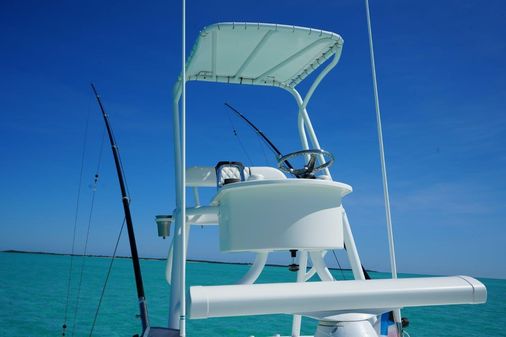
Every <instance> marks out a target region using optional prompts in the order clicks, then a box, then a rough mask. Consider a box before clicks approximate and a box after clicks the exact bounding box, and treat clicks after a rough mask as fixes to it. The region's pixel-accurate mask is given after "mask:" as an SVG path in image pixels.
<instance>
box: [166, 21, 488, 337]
mask: <svg viewBox="0 0 506 337" xmlns="http://www.w3.org/2000/svg"><path fill="white" fill-rule="evenodd" d="M368 14H369V13H368ZM369 27H370V26H369ZM370 42H371V47H372V38H371V40H370ZM184 48H185V47H184V46H183V49H184ZM342 49H343V39H342V38H341V36H339V35H338V34H336V33H332V32H328V31H324V30H321V29H313V28H305V27H298V26H289V25H282V24H266V23H250V22H224V23H216V24H213V25H210V26H207V27H205V28H204V29H203V30H202V31H201V32H200V34H199V36H198V38H197V41H196V42H195V44H194V47H193V49H192V51H191V54H190V56H189V57H188V59H186V57H185V56H184V52H183V59H184V60H185V62H186V63H185V66H184V67H183V71H182V73H181V76H180V77H179V79H178V81H177V83H176V85H175V88H174V100H173V128H174V132H173V134H174V139H173V142H174V154H175V157H174V158H175V159H174V162H175V172H176V173H175V174H176V208H175V210H174V212H173V213H172V214H171V215H170V216H160V217H158V225H159V230H160V235H161V236H166V235H167V233H168V227H169V226H171V225H172V226H173V227H174V235H173V240H172V246H171V249H170V252H169V257H168V261H167V271H166V276H167V282H169V284H170V285H171V301H170V307H169V328H170V329H172V330H173V331H177V332H178V334H179V335H180V336H186V335H187V332H186V328H185V326H186V320H187V319H212V318H215V317H233V316H243V315H265V314H288V315H293V323H292V326H291V331H290V332H289V333H287V335H290V336H293V337H298V336H300V326H301V317H302V316H306V317H310V318H313V319H316V320H318V321H319V324H318V327H317V329H316V331H315V333H314V336H316V337H324V336H325V337H327V336H331V337H351V336H364V337H373V336H374V337H377V336H401V335H402V334H403V330H404V327H403V321H402V319H401V317H400V309H401V308H405V307H412V306H429V305H448V304H480V303H485V302H486V296H487V292H486V288H485V286H484V285H483V284H482V283H481V282H480V281H478V280H476V279H474V278H472V277H468V276H453V277H431V278H405V279H400V278H397V275H396V270H395V269H394V270H393V272H392V276H393V278H392V279H383V280H372V279H367V277H366V273H365V272H364V268H363V267H362V262H361V260H360V256H359V253H358V251H357V247H356V245H355V240H354V238H353V233H352V230H351V225H350V221H349V220H348V217H347V215H346V211H345V200H346V199H345V197H346V196H347V195H348V194H350V193H351V192H352V187H351V186H350V185H348V184H345V183H343V182H339V181H335V180H334V179H333V176H332V173H331V171H330V167H331V165H332V164H333V162H334V160H335V155H334V154H332V153H330V152H328V151H325V150H324V149H323V148H322V146H321V145H320V142H319V141H318V138H317V135H316V131H315V128H314V127H313V125H312V123H311V119H310V117H309V113H308V109H307V106H308V102H309V101H310V99H311V97H312V96H313V94H314V93H315V90H316V89H317V87H318V86H319V84H320V83H321V82H322V80H323V79H324V77H325V76H326V75H327V74H328V73H329V72H330V71H331V70H332V69H333V68H334V67H335V65H336V64H337V63H338V61H339V58H340V55H341V52H342ZM371 51H372V49H371ZM371 56H372V61H374V58H373V54H372V55H371ZM321 68H322V69H321ZM316 70H319V73H318V75H317V76H316V77H314V76H312V77H311V76H310V75H311V74H312V73H313V72H315V71H316ZM373 70H374V69H373ZM373 74H374V72H373ZM308 78H309V79H312V78H314V80H313V82H312V83H311V84H310V85H309V89H308V91H307V93H306V94H305V95H304V96H302V95H301V94H300V93H299V91H298V90H297V85H298V84H300V83H301V82H303V81H304V80H305V79H308ZM187 81H204V82H209V85H212V83H225V84H229V85H257V86H267V87H274V88H276V89H273V90H279V89H283V90H286V91H288V92H289V93H290V94H291V95H292V96H293V98H294V100H295V102H296V103H297V106H298V113H297V114H296V118H297V120H296V123H295V121H294V125H297V127H298V133H299V138H300V149H299V150H297V151H295V152H292V153H289V154H285V155H281V154H278V155H277V158H276V159H277V164H278V165H277V167H267V166H258V167H257V166H250V167H247V166H245V165H244V164H243V163H241V162H238V161H230V159H229V160H228V161H225V160H224V158H221V160H220V158H217V161H216V163H204V164H205V166H198V167H189V168H187V167H186V144H185V137H186V136H185V135H186V127H187V125H186V118H185V112H186V111H185V90H186V89H185V83H186V82H187ZM375 93H376V94H377V91H376V92H375ZM376 98H377V96H376ZM180 107H181V109H180ZM377 108H378V109H379V106H377ZM378 117H379V116H378ZM294 118H295V114H294ZM378 122H379V124H380V120H378ZM379 127H380V125H379ZM379 131H381V129H379ZM380 135H381V133H380ZM380 142H381V137H380ZM381 150H382V144H381ZM381 155H382V158H384V157H383V152H382V153H381ZM295 162H297V163H300V164H298V165H297V164H294V163H295ZM382 163H383V164H384V160H383V161H382ZM384 173H385V174H384V179H385V181H384V183H386V172H384ZM189 189H192V190H193V194H194V203H193V204H192V205H189V202H188V201H187V190H189ZM201 189H213V190H214V191H215V195H214V197H213V198H212V200H211V202H210V203H209V204H207V205H202V204H201V203H200V198H199V191H200V190H201ZM386 190H387V189H386ZM386 200H387V201H388V195H386ZM387 208H389V203H387ZM388 216H389V209H388V213H387V218H388ZM387 220H388V219H387ZM194 225H198V226H209V225H217V226H218V227H219V242H220V249H221V251H222V252H225V253H233V252H252V253H255V254H256V258H255V261H254V263H253V264H252V265H251V268H250V269H249V271H248V272H247V273H246V274H245V275H243V276H242V278H241V279H240V281H239V282H238V283H237V284H230V285H217V286H198V285H193V286H191V287H189V290H188V291H186V269H185V268H186V267H185V266H186V256H187V246H188V241H189V240H190V238H189V233H190V231H189V229H190V226H194ZM390 225H391V224H390ZM389 229H390V230H391V227H389ZM390 234H391V233H390ZM390 248H391V249H390V253H391V261H393V262H395V255H394V254H393V251H394V250H393V241H392V242H391V246H390ZM336 249H344V250H345V251H346V254H347V256H348V260H349V264H350V266H351V268H352V271H353V276H354V280H349V281H342V280H341V281H338V280H335V279H334V277H333V276H332V274H331V273H330V271H329V269H328V267H327V265H326V263H325V259H324V256H325V254H326V252H327V251H329V250H336ZM277 251H287V252H290V253H291V254H292V256H293V257H296V260H297V263H296V269H298V271H297V278H296V281H295V282H293V283H271V284H265V283H262V284H256V283H255V281H256V280H257V279H258V277H259V275H260V274H261V272H262V270H263V268H264V266H265V264H266V261H267V257H268V255H269V253H271V252H277ZM308 261H311V268H308ZM393 266H395V263H393ZM312 278H318V279H319V280H317V281H314V282H307V281H308V280H309V279H312ZM404 325H405V324H404ZM287 330H288V329H287ZM269 333H272V332H268V331H266V335H269ZM188 335H191V331H188Z"/></svg>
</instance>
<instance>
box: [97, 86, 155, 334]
mask: <svg viewBox="0 0 506 337" xmlns="http://www.w3.org/2000/svg"><path fill="white" fill-rule="evenodd" d="M91 88H92V89H93V93H94V94H95V98H96V99H97V102H98V105H99V107H100V111H101V112H102V116H103V117H104V122H105V126H106V129H107V134H108V136H109V142H110V143H111V148H112V154H113V157H114V164H115V165H116V173H117V175H118V181H119V187H120V189H121V200H122V202H123V210H124V212H125V222H126V225H127V231H128V239H129V240H128V241H129V243H130V252H131V254H132V264H133V269H134V276H135V286H136V288H137V298H138V300H139V311H140V318H141V324H142V334H144V331H145V330H146V329H147V328H148V327H149V320H148V308H147V304H146V297H145V294H144V285H143V282H142V274H141V266H140V263H139V254H138V253H137V244H136V242H135V233H134V226H133V223H132V215H131V213H130V198H129V196H128V193H127V189H126V186H125V180H124V178H123V176H124V172H123V168H122V165H121V160H120V155H119V149H118V146H117V145H116V141H115V139H114V135H113V133H112V129H111V125H110V123H109V117H108V115H107V113H106V112H105V109H104V106H103V105H102V101H101V100H100V95H99V94H98V92H97V89H96V88H95V85H94V84H93V83H91Z"/></svg>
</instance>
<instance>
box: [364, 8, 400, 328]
mask: <svg viewBox="0 0 506 337" xmlns="http://www.w3.org/2000/svg"><path fill="white" fill-rule="evenodd" d="M365 10H366V15H367V31H368V33H369V50H370V56H371V70H372V84H373V89H374V106H375V109H376V125H377V127H378V142H379V150H380V158H381V176H382V179H383V197H384V199H385V213H386V220H387V235H388V247H389V251H390V269H391V271H392V278H394V279H396V278H397V265H396V262H395V245H394V233H393V228H392V215H391V212H390V197H389V195H388V179H387V168H386V164H385V149H384V147H383V131H382V128H381V112H380V104H379V95H378V82H377V80H376V63H375V62H374V45H373V39H372V29H371V14H370V12H369V0H365ZM394 321H395V323H397V329H398V330H399V333H401V328H402V323H401V311H400V309H396V310H394Z"/></svg>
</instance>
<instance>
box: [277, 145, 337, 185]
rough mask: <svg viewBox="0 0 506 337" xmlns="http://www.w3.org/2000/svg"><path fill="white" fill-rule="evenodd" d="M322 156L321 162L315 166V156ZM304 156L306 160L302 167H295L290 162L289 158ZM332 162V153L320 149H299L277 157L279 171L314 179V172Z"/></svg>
mask: <svg viewBox="0 0 506 337" xmlns="http://www.w3.org/2000/svg"><path fill="white" fill-rule="evenodd" d="M320 156H321V157H323V160H325V161H324V162H323V163H322V164H320V165H318V166H316V159H317V157H320ZM299 157H304V161H306V160H307V162H306V163H305V164H304V166H303V167H302V168H295V167H293V166H292V164H290V159H294V158H299ZM321 157H320V158H321ZM333 163H334V155H333V154H332V153H330V152H328V151H325V150H322V149H310V150H301V151H296V152H292V153H289V154H286V155H284V156H281V157H279V158H278V167H279V169H280V170H281V171H283V172H286V173H290V174H293V175H294V176H295V177H297V178H303V179H314V178H315V175H314V174H315V173H316V172H318V171H321V170H323V169H325V168H327V167H329V166H331V165H332V164H333Z"/></svg>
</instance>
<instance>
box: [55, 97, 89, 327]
mask: <svg viewBox="0 0 506 337" xmlns="http://www.w3.org/2000/svg"><path fill="white" fill-rule="evenodd" d="M90 98H92V97H90ZM91 101H92V99H89V100H88V109H87V110H88V112H87V116H86V122H85V127H84V135H83V145H82V150H81V168H80V170H79V184H78V187H77V198H76V208H75V213H74V231H73V234H72V249H71V252H70V266H69V273H68V280H67V300H66V301H65V315H64V319H63V325H62V336H65V332H66V330H67V318H68V308H69V300H70V292H71V285H72V269H73V265H74V253H75V245H76V234H77V220H78V218H79V204H80V199H81V187H82V183H83V173H84V159H85V157H86V143H87V140H88V126H89V122H90V115H91Z"/></svg>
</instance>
